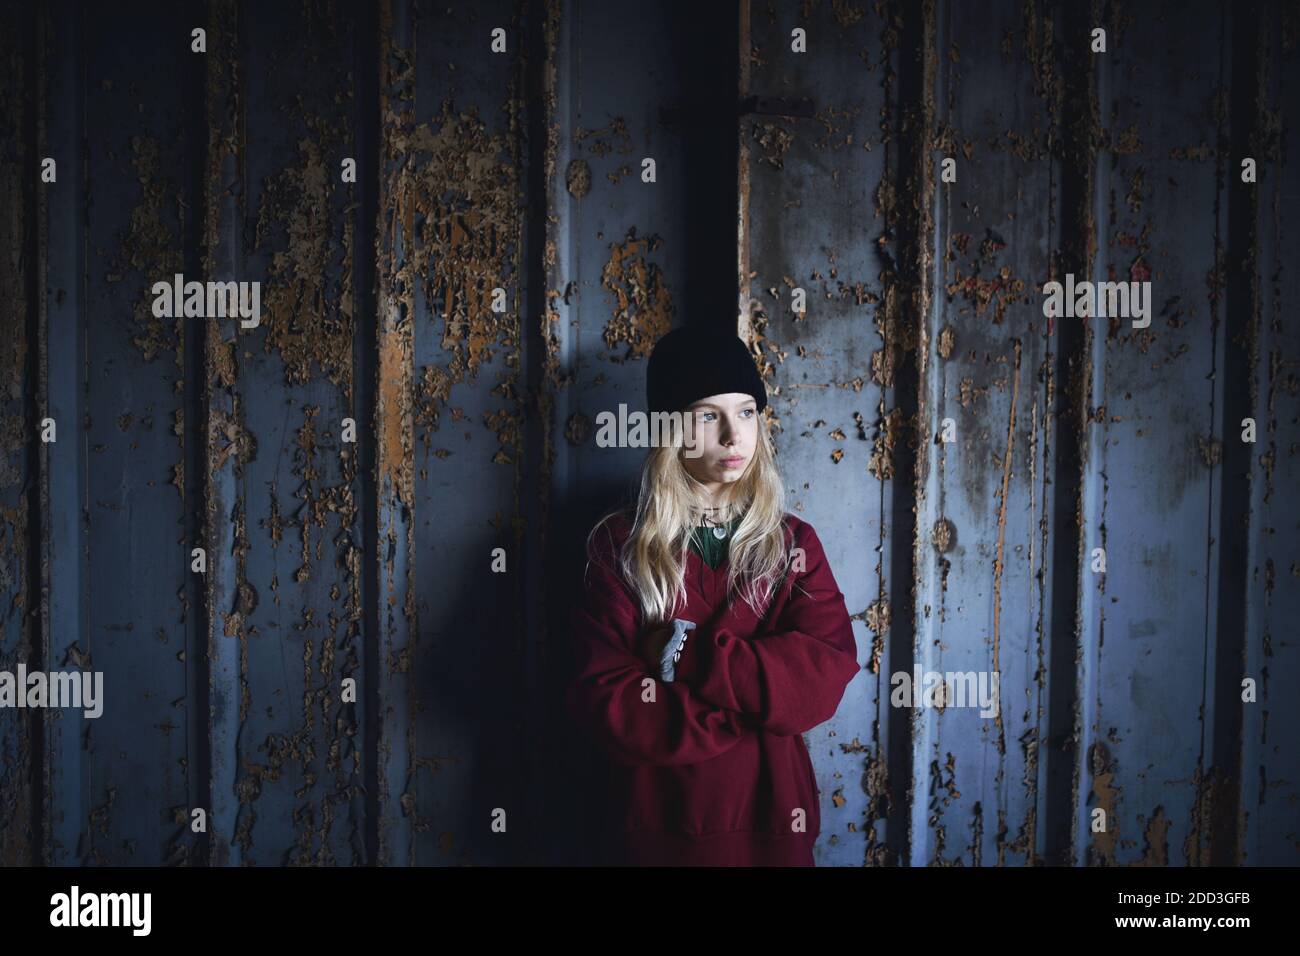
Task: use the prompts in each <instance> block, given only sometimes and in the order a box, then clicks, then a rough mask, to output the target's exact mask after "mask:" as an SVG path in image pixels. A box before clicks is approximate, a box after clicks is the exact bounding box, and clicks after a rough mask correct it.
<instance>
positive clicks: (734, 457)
mask: <svg viewBox="0 0 1300 956" xmlns="http://www.w3.org/2000/svg"><path fill="white" fill-rule="evenodd" d="M687 411H688V412H692V413H694V415H695V443H696V448H697V449H698V450H699V451H700V454H699V455H698V457H695V458H688V457H686V456H685V455H683V456H682V459H681V461H682V464H683V465H685V466H686V470H687V472H689V473H690V475H691V477H693V478H694V479H695V480H696V481H698V482H700V483H701V484H703V485H704V486H705V487H706V488H708V489H709V491H710V492H713V493H716V492H717V491H718V490H719V489H721V488H722V487H723V486H724V485H728V484H730V483H731V482H733V481H735V480H736V479H738V478H740V477H741V476H742V475H743V474H744V473H745V469H746V468H748V467H749V464H750V462H752V461H753V460H754V451H755V449H756V448H757V446H758V403H757V402H755V401H754V396H752V395H744V394H740V393H737V392H732V393H730V394H726V395H710V396H709V397H708V398H702V399H700V400H699V401H698V402H696V403H695V404H693V405H691V406H690V408H688V409H687Z"/></svg>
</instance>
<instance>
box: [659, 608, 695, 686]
mask: <svg viewBox="0 0 1300 956" xmlns="http://www.w3.org/2000/svg"><path fill="white" fill-rule="evenodd" d="M694 627H695V622H694V621H683V620H681V619H680V618H673V636H672V637H670V638H668V641H667V643H665V644H664V650H663V656H662V657H660V659H659V676H660V678H661V679H662V680H663V681H664V683H666V684H671V683H672V681H673V677H674V670H675V668H674V666H673V665H675V664H676V663H677V660H678V658H680V657H681V656H682V648H683V647H685V646H686V632H687V631H689V630H691V629H693V628H694Z"/></svg>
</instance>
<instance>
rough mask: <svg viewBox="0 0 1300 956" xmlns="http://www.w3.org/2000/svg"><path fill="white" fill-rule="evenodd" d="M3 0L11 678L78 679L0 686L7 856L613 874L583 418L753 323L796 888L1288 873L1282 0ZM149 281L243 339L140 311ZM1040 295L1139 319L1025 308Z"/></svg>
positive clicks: (1292, 720)
mask: <svg viewBox="0 0 1300 956" xmlns="http://www.w3.org/2000/svg"><path fill="white" fill-rule="evenodd" d="M27 6H28V5H23V4H17V3H7V4H5V6H4V10H3V11H0V13H2V14H3V16H4V21H5V22H6V23H9V24H13V25H14V29H13V30H11V31H8V32H6V33H5V34H4V35H3V36H0V62H3V64H4V66H3V72H2V73H0V76H2V77H3V79H2V80H0V102H3V104H4V106H5V109H6V114H7V115H8V116H9V117H10V122H9V124H7V125H6V127H5V128H4V130H3V131H0V209H3V216H0V247H2V257H0V295H2V296H4V297H5V303H6V312H5V316H6V328H5V331H6V333H7V334H6V339H7V340H8V342H9V343H10V350H9V351H8V352H6V353H5V354H6V360H5V364H4V376H5V380H6V381H7V382H8V389H7V391H6V393H5V395H4V399H3V401H4V405H3V407H2V408H0V416H2V417H0V423H2V425H3V435H4V449H3V455H4V457H3V459H2V461H3V473H2V476H0V555H3V565H2V566H0V584H2V585H3V591H4V594H5V595H6V596H7V597H8V602H7V605H6V606H7V607H8V608H9V610H8V612H7V614H6V616H5V618H4V623H3V628H0V670H5V669H11V668H13V667H14V666H15V665H16V664H17V663H19V662H25V663H27V664H29V665H30V666H33V667H34V666H37V665H38V664H39V665H41V666H43V667H45V668H47V669H59V668H63V667H85V668H87V669H89V670H92V671H96V670H97V671H103V672H104V674H105V693H106V696H107V701H106V705H105V712H104V716H103V717H102V718H99V719H86V718H83V717H82V716H81V715H80V713H79V712H77V711H57V710H50V711H47V712H45V713H44V714H43V719H40V720H36V719H34V718H33V716H32V712H31V711H23V712H13V711H8V710H0V862H3V863H18V862H27V861H38V862H40V861H44V862H51V863H57V864H78V863H81V864H99V863H126V864H132V863H134V864H148V863H170V864H204V863H207V864H214V865H262V866H265V865H285V864H288V865H295V864H307V865H311V864H323V865H349V864H362V863H379V864H388V865H411V864H434V865H440V864H451V865H466V864H472V865H493V864H507V863H547V862H549V863H578V862H590V861H598V860H600V859H601V858H602V856H603V853H604V851H605V849H606V847H604V846H603V845H602V844H601V829H600V827H599V826H597V821H601V820H604V821H606V822H608V821H609V820H610V819H612V818H616V817H617V808H611V807H608V806H605V805H604V803H603V796H604V791H603V788H602V783H603V777H604V768H603V767H602V765H601V761H600V760H599V759H598V757H597V756H596V755H595V754H593V753H592V752H591V751H590V749H589V748H587V747H586V746H585V745H584V744H583V742H582V740H581V736H580V735H579V734H578V733H577V732H576V729H575V728H572V727H570V726H569V725H568V723H567V721H566V719H565V717H564V714H563V711H562V708H561V706H560V699H559V694H558V693H557V689H558V688H559V687H561V686H562V683H563V681H564V680H565V679H566V678H567V668H568V664H569V661H568V654H567V640H566V639H567V630H566V629H567V621H568V611H569V596H570V595H571V594H572V593H573V589H574V587H575V585H576V583H577V580H578V575H579V574H580V573H581V569H582V545H583V539H584V537H585V534H586V532H587V530H588V529H589V528H590V527H591V525H592V523H593V522H594V521H595V519H596V518H597V517H598V516H599V515H600V514H601V513H602V512H603V511H604V510H606V509H607V508H608V507H609V506H610V505H612V504H613V503H614V502H615V501H616V500H617V499H618V498H619V497H621V496H623V495H625V494H626V493H628V492H630V491H632V490H634V481H635V478H636V474H637V468H638V466H639V464H640V462H641V458H642V451H641V450H640V449H634V448H633V449H629V448H604V447H599V446H598V444H597V442H596V438H595V422H596V418H597V415H598V414H599V413H600V412H602V411H611V412H616V411H617V410H618V408H619V406H620V404H625V405H627V406H628V407H629V408H631V409H635V408H638V407H640V405H641V402H642V397H643V382H644V372H645V367H644V361H645V358H646V357H647V356H648V354H649V349H650V346H651V345H652V344H653V342H654V340H655V339H656V338H657V337H658V336H659V335H661V334H662V333H663V332H665V331H667V330H668V329H669V328H671V327H673V326H674V325H676V324H680V323H682V322H686V321H689V322H701V323H706V322H708V323H718V324H728V323H730V322H731V321H732V317H733V312H732V310H733V308H735V306H736V305H737V304H738V306H739V307H738V308H737V309H736V313H735V320H736V329H737V331H738V333H739V334H740V335H741V336H742V337H743V338H744V339H745V341H746V342H747V343H748V344H749V345H750V347H751V349H752V351H753V354H754V355H755V357H756V359H757V360H758V361H759V363H760V365H761V366H762V367H763V371H764V375H765V377H766V380H767V381H768V383H769V387H770V388H771V391H772V396H773V400H772V404H771V410H772V418H773V426H774V428H775V429H776V431H775V437H776V442H777V446H778V453H779V462H780V466H781V469H782V474H783V477H784V479H785V482H786V486H787V492H788V502H787V504H788V507H789V508H790V509H791V510H792V511H794V512H795V513H796V514H800V515H801V516H802V517H804V518H806V519H807V520H809V521H810V522H811V523H812V524H813V525H814V527H816V529H817V530H818V532H819V535H820V537H821V538H822V540H823V542H824V543H825V544H826V547H827V551H828V554H829V555H830V559H831V562H832V566H833V568H834V570H835V574H836V577H837V579H838V581H839V584H840V587H841V589H842V590H843V591H844V593H845V595H846V598H847V601H848V604H849V606H850V611H851V612H852V614H853V617H854V622H855V623H854V627H855V633H856V634H857V637H858V645H859V651H860V660H861V662H862V665H863V672H862V673H861V674H860V675H859V676H858V678H857V679H855V680H854V681H853V682H852V684H851V685H850V687H849V690H848V693H847V694H846V697H845V700H844V702H843V704H842V706H841V707H840V710H839V713H838V714H837V715H836V716H835V717H834V718H833V719H832V720H831V721H829V722H827V723H826V724H825V725H823V726H821V727H818V728H816V729H815V730H814V731H812V732H810V733H809V734H808V735H807V737H806V740H807V742H808V744H809V749H810V753H811V754H812V759H813V764H814V768H815V771H816V774H817V778H818V783H819V787H820V789H821V791H822V794H821V795H822V800H823V806H822V813H821V816H822V820H823V832H822V837H821V840H820V841H819V844H818V848H817V859H818V862H819V864H821V865H863V864H866V865H979V866H987V865H1011V866H1018V865H1041V864H1077V865H1184V864H1188V865H1201V864H1207V863H1248V864H1253V863H1271V864H1295V863H1296V862H1300V840H1297V835H1296V834H1297V826H1296V813H1295V805H1296V800H1297V793H1296V790H1295V781H1296V780H1297V779H1300V766H1297V761H1300V748H1297V747H1296V740H1295V729H1296V727H1297V726H1300V720H1298V719H1297V717H1298V715H1297V714H1296V712H1295V707H1296V704H1295V702H1294V700H1293V699H1292V697H1293V695H1286V694H1285V693H1282V694H1281V696H1280V697H1279V693H1280V689H1284V688H1285V687H1286V686H1287V682H1288V680H1289V679H1294V678H1295V676H1296V675H1297V671H1298V670H1300V660H1298V659H1297V656H1296V648H1295V641H1294V640H1293V639H1292V635H1291V633H1290V631H1291V629H1293V625H1292V623H1291V622H1293V621H1294V620H1295V619H1297V617H1298V616H1300V608H1296V607H1295V606H1294V605H1295V601H1296V597H1295V595H1296V594H1297V589H1296V588H1295V587H1294V581H1295V578H1296V577H1297V576H1298V575H1300V571H1298V570H1297V568H1298V567H1300V563H1298V562H1300V555H1297V554H1296V553H1295V548H1296V542H1297V541H1298V540H1300V536H1298V535H1297V530H1298V529H1297V524H1298V523H1300V515H1298V514H1297V512H1296V504H1295V503H1294V501H1293V498H1294V496H1293V495H1288V494H1287V490H1288V489H1289V488H1290V487H1292V486H1293V485H1294V484H1295V475H1294V474H1293V472H1294V469H1295V467H1296V466H1295V459H1296V456H1297V450H1298V449H1300V437H1298V436H1297V414H1298V412H1297V408H1296V404H1295V403H1296V399H1297V394H1298V393H1300V389H1298V388H1297V381H1298V380H1300V371H1297V365H1298V364H1300V351H1298V346H1300V343H1298V342H1297V341H1296V333H1295V329H1294V323H1293V322H1290V321H1288V319H1287V316H1286V313H1285V304H1286V302H1287V301H1289V297H1294V295H1295V294H1300V290H1296V289H1294V288H1292V287H1293V286H1294V284H1295V278H1294V276H1293V275H1292V273H1291V270H1290V269H1289V268H1288V264H1289V261H1290V260H1291V259H1294V258H1295V256H1294V254H1293V252H1294V239H1293V237H1292V236H1291V235H1290V233H1289V232H1288V231H1287V224H1288V223H1289V222H1291V221H1293V220H1295V219H1296V217H1297V215H1300V210H1298V209H1297V208H1296V207H1295V196H1296V194H1297V190H1296V188H1295V172H1294V170H1293V169H1288V164H1287V163H1286V157H1287V155H1288V151H1287V147H1288V145H1290V146H1294V143H1291V142H1289V140H1291V139H1292V138H1293V137H1294V132H1293V130H1294V127H1295V125H1296V123H1297V122H1300V117H1297V116H1296V115H1295V110H1296V103H1297V102H1298V101H1300V96H1297V95H1296V94H1297V92H1298V91H1297V90H1296V88H1295V86H1296V82H1297V80H1296V70H1295V61H1296V57H1295V37H1296V26H1297V22H1300V21H1298V19H1297V6H1296V4H1294V3H1288V4H1278V5H1273V4H1258V5H1257V4H1243V3H1231V4H1230V3H1227V2H1223V0H1220V2H1215V0H1196V2H1194V3H1192V4H1191V5H1190V6H1189V5H1187V4H1175V3H1172V2H1163V0H1152V2H1149V3H1142V4H1136V3H1129V4H1122V5H1117V4H1111V5H1106V6H1103V5H1101V4H1100V3H1099V2H1093V3H1088V4H1067V5H1053V4H1040V3H1037V2H1025V3H1020V2H1016V3H1012V2H999V3H993V4H983V5H971V4H961V3H956V2H951V0H943V2H940V0H925V2H922V3H906V2H888V0H887V2H881V3H878V4H873V5H862V6H853V5H845V4H801V3H781V2H778V3H769V4H762V5H759V4H752V3H746V2H741V3H737V4H715V5H707V7H706V6H701V5H698V4H695V5H692V4H690V3H684V2H672V3H665V4H650V5H646V4H631V3H629V4H610V3H581V2H577V3H572V4H564V5H561V4H522V3H511V2H508V0H499V2H498V0H493V2H489V3H472V4H471V3H463V4H454V3H453V4H450V5H449V4H440V5H438V6H437V7H436V8H435V7H430V6H428V5H424V4H418V3H414V2H409V0H383V2H381V3H380V4H377V5H373V6H372V5H369V4H360V5H351V4H342V3H337V2H331V0H311V2H303V3H301V4H289V5H283V4H252V3H239V2H236V0H212V2H211V3H209V4H206V5H202V6H194V7H189V6H185V5H176V4H157V3H145V2H139V3H129V4H116V5H113V6H112V8H111V10H109V9H107V8H101V7H98V6H95V5H90V6H83V5H76V4H63V5H60V4H50V5H47V7H45V8H44V9H41V10H37V9H28V8H27ZM1098 26H1101V27H1103V28H1105V30H1106V34H1107V43H1108V47H1107V50H1106V52H1104V53H1099V52H1094V51H1093V50H1092V49H1091V46H1090V45H1091V32H1092V30H1093V29H1094V28H1096V27H1098ZM196 27H202V28H203V29H204V30H205V31H206V34H205V39H206V49H205V51H204V52H202V53H198V52H194V51H193V50H192V49H191V46H190V44H191V31H192V30H193V29H194V28H196ZM796 28H802V29H803V30H805V31H806V33H807V40H808V48H807V52H806V53H800V52H796V51H795V50H794V49H793V48H792V45H791V41H792V31H793V30H795V29H796ZM497 29H499V30H500V31H501V33H500V34H499V36H500V39H501V41H502V42H503V44H504V46H503V48H502V49H500V50H499V51H494V50H493V48H492V44H493V41H494V32H493V31H494V30H497ZM735 102H738V103H740V107H739V110H737V111H733V103H735ZM733 122H734V123H735V125H734V126H733V125H732V124H733ZM45 155H49V156H53V157H55V158H56V159H57V161H58V170H59V178H58V181H57V182H56V183H53V184H49V183H44V184H42V183H40V179H39V159H40V158H41V157H43V156H45ZM1246 155H1251V156H1253V157H1254V158H1255V159H1256V161H1257V163H1258V181H1257V182H1255V183H1252V184H1248V183H1243V182H1242V181H1241V176H1240V169H1239V167H1240V160H1241V158H1242V157H1244V156H1246ZM346 158H353V159H355V160H356V163H357V179H356V182H346V181H344V179H343V177H342V175H341V173H342V168H343V167H342V163H343V161H344V160H345V159H346ZM647 159H652V160H653V161H654V172H655V175H654V177H653V178H652V179H651V178H647V177H645V176H643V173H644V171H645V169H646V165H645V162H644V161H645V160H647ZM945 159H953V160H955V163H956V165H955V172H956V178H955V180H954V181H944V180H943V179H942V178H941V176H942V173H943V171H944V169H945V165H944V163H943V161H944V160H945ZM33 184H36V185H35V186H33ZM733 242H735V243H736V245H734V246H733V245H732V243H733ZM1288 250H1292V254H1288ZM177 272H180V273H183V274H184V275H185V277H186V278H187V279H199V280H201V281H202V280H215V281H240V280H244V281H252V280H258V281H260V282H261V307H262V320H261V323H260V325H259V326H258V327H257V328H251V329H250V328H243V327H241V325H240V323H239V322H238V320H237V319H233V318H229V317H227V318H220V319H205V318H197V317H191V318H178V319H160V318H156V317H154V315H153V314H152V311H151V309H150V304H151V301H152V296H151V293H150V289H151V286H152V283H153V282H155V281H158V280H160V279H170V278H171V276H172V275H173V274H175V273H177ZM1067 273H1071V274H1073V275H1074V276H1075V277H1076V279H1084V278H1088V279H1091V280H1093V281H1105V280H1111V279H1134V280H1140V279H1150V281H1151V282H1152V290H1153V299H1152V321H1151V325H1150V327H1149V328H1147V329H1137V328H1134V327H1133V326H1132V325H1131V323H1130V322H1129V321H1128V320H1127V319H1113V320H1109V321H1108V320H1106V319H1102V318H1093V319H1088V320H1083V319H1079V318H1075V317H1069V316H1065V317H1052V318H1049V317H1047V316H1045V315H1044V313H1043V291H1042V290H1043V284H1044V283H1045V282H1047V281H1048V280H1050V279H1058V280H1063V279H1064V277H1065V275H1066V274H1067ZM796 288H798V289H802V290H804V291H805V292H806V294H807V299H806V312H804V313H803V314H796V313H795V312H794V311H793V309H792V295H793V293H794V291H795V289H796ZM495 290H500V296H499V297H498V296H497V294H496V291H495ZM733 297H734V298H733ZM46 415H48V416H50V417H52V418H54V419H55V420H56V422H57V427H58V437H59V440H58V441H57V442H54V443H49V444H47V443H45V442H42V441H40V438H39V421H40V419H41V418H43V417H45V416H46ZM1247 417H1252V418H1253V419H1254V420H1255V423H1256V429H1257V438H1258V440H1257V442H1256V443H1254V444H1249V443H1246V442H1243V441H1241V440H1240V436H1241V431H1242V425H1241V419H1243V418H1247ZM349 419H350V420H351V422H352V424H353V425H354V426H355V436H356V440H355V442H350V441H348V440H347V438H346V437H345V429H347V428H349V427H350V426H349V423H348V420H349ZM946 438H951V439H952V440H945V439H946ZM194 548H202V549H203V553H204V558H205V560H206V568H205V570H204V571H203V572H202V573H196V572H194V571H192V570H191V563H192V561H193V560H194V557H193V553H192V549H194ZM496 549H501V550H500V551H497V550H496ZM1095 549H1103V550H1104V553H1105V570H1104V572H1103V571H1100V570H1097V571H1094V567H1095V566H1096V567H1099V566H1100V565H1098V564H1097V561H1098V559H1097V557H1096V555H1095V554H1094V551H1095ZM502 559H504V562H505V566H504V569H501V566H500V561H501V560H502ZM494 560H495V561H496V565H497V569H496V570H494ZM914 669H916V670H919V671H920V672H926V671H939V672H944V671H954V672H971V673H975V674H979V673H984V674H986V675H987V674H989V673H991V672H994V671H996V672H997V673H998V675H999V683H998V685H997V690H998V712H997V716H996V717H990V718H985V717H981V716H980V715H979V713H978V707H971V708H963V707H958V706H953V705H952V704H953V702H949V704H950V705H949V706H945V707H943V708H942V709H939V708H933V707H923V708H920V709H916V708H912V707H899V706H895V705H894V704H893V703H892V701H891V698H892V697H893V696H894V692H895V687H894V681H893V678H894V676H895V675H897V674H899V673H906V674H907V675H909V677H910V676H911V675H912V674H913V673H914ZM347 678H352V679H354V680H355V683H356V686H355V698H354V697H352V696H351V694H352V688H351V687H350V686H348V685H346V684H345V679H347ZM1244 678H1251V679H1253V680H1255V681H1256V683H1257V684H1258V697H1257V699H1256V700H1255V701H1254V702H1244V701H1243V700H1242V681H1243V679H1244ZM345 695H347V696H346V697H345ZM195 809H202V810H204V811H206V815H207V821H206V822H207V829H206V832H204V831H200V832H195V831H194V829H193V828H192V827H191V822H192V819H193V816H192V815H193V811H194V810H195ZM1097 811H1104V815H1105V820H1106V827H1105V829H1104V830H1102V831H1094V821H1095V820H1096V819H1097ZM502 823H504V824H505V826H504V829H502V827H501V824H502Z"/></svg>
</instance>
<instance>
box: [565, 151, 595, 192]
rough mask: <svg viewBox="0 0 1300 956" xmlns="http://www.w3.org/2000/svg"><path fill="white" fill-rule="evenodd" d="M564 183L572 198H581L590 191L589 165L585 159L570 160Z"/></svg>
mask: <svg viewBox="0 0 1300 956" xmlns="http://www.w3.org/2000/svg"><path fill="white" fill-rule="evenodd" d="M564 183H565V186H567V187H568V190H569V195H570V196H572V197H573V198H574V199H581V198H583V197H584V196H586V195H587V193H589V192H591V167H590V166H589V165H587V161H586V160H585V159H574V160H570V162H569V171H568V175H567V176H565V178H564Z"/></svg>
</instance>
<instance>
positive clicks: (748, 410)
mask: <svg viewBox="0 0 1300 956" xmlns="http://www.w3.org/2000/svg"><path fill="white" fill-rule="evenodd" d="M755 411H756V409H753V408H746V409H745V410H744V411H742V412H741V413H740V414H742V415H744V416H745V417H746V418H749V417H750V416H751V415H753V414H754V412H755Z"/></svg>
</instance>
